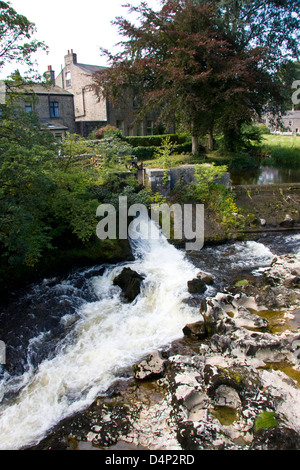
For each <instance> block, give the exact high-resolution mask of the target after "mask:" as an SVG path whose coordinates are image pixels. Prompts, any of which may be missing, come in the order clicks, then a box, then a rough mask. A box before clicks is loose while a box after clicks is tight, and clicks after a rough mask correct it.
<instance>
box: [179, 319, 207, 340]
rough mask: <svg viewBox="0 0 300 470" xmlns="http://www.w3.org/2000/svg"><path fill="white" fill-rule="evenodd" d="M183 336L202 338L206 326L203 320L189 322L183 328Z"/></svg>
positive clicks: (204, 335)
mask: <svg viewBox="0 0 300 470" xmlns="http://www.w3.org/2000/svg"><path fill="white" fill-rule="evenodd" d="M182 331H183V333H184V335H185V336H187V337H189V338H192V339H204V338H205V337H206V336H207V335H206V328H205V323H204V321H203V320H202V321H198V322H195V323H189V324H188V325H186V326H185V327H184V328H183V330H182Z"/></svg>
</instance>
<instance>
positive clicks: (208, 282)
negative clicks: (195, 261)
mask: <svg viewBox="0 0 300 470" xmlns="http://www.w3.org/2000/svg"><path fill="white" fill-rule="evenodd" d="M197 279H201V281H203V282H205V284H206V285H208V286H211V285H212V284H213V283H214V279H213V277H212V276H211V275H210V274H207V273H204V272H202V271H200V272H199V273H198V274H197Z"/></svg>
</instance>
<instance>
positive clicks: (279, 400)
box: [34, 254, 300, 450]
mask: <svg viewBox="0 0 300 470" xmlns="http://www.w3.org/2000/svg"><path fill="white" fill-rule="evenodd" d="M199 277H200V279H203V276H201V274H200V276H199ZM210 282H211V281H210ZM194 300H195V302H197V296H195V299H194ZM199 309H200V311H201V314H202V318H203V319H201V321H199V322H197V323H195V324H192V325H186V326H184V325H183V337H182V339H180V340H178V341H176V342H174V343H172V345H171V347H169V348H168V349H167V350H161V351H154V352H153V353H152V354H151V355H150V356H149V357H147V358H145V359H144V361H142V362H141V363H140V364H136V365H135V366H134V367H133V370H127V371H124V379H123V380H120V381H118V382H116V383H115V384H114V386H113V387H112V388H111V389H110V390H109V391H108V393H107V394H106V395H105V396H100V397H98V399H97V400H96V401H95V402H94V403H93V405H92V406H91V407H89V408H88V409H87V410H86V411H84V412H82V413H79V414H77V415H75V416H73V417H71V418H68V419H66V420H65V421H63V422H61V423H60V424H59V425H58V426H56V428H55V429H54V430H52V433H51V434H50V435H49V436H48V437H47V438H45V439H44V440H43V441H42V442H40V444H39V445H38V446H36V447H34V449H93V450H97V449H99V450H103V449H109V450H116V449H127V450H131V449H136V450H138V449H145V450H174V449H176V450H192V449H195V450H197V449H198V450H202V449H225V450H235V449H237V450H239V449H242V450H248V449H263V450H271V449H277V450H278V449H282V450H285V449H299V448H300V388H299V386H300V257H299V255H298V256H296V255H293V254H288V255H284V256H278V257H276V258H275V259H274V260H273V262H272V264H271V266H269V267H267V268H264V269H263V270H261V271H260V272H258V273H256V275H255V276H252V277H251V278H250V279H241V280H240V281H239V282H236V283H235V284H234V285H231V286H227V287H226V288H225V289H223V291H222V292H219V293H218V294H217V295H215V296H213V297H206V298H205V299H203V300H202V302H201V305H199ZM126 376H127V378H126Z"/></svg>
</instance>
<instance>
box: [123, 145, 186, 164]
mask: <svg viewBox="0 0 300 470" xmlns="http://www.w3.org/2000/svg"><path fill="white" fill-rule="evenodd" d="M156 150H157V147H155V146H153V145H152V146H151V147H150V146H149V147H142V146H140V147H134V148H133V149H132V150H131V153H132V155H133V156H134V157H136V158H137V159H138V160H152V159H154V158H155V152H156ZM191 151H192V144H191V143H190V142H186V143H184V144H180V145H175V147H174V150H173V152H172V153H176V154H180V153H189V152H191Z"/></svg>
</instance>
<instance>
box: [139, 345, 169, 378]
mask: <svg viewBox="0 0 300 470" xmlns="http://www.w3.org/2000/svg"><path fill="white" fill-rule="evenodd" d="M165 368H166V360H164V359H163V358H162V357H161V354H160V352H159V351H154V352H153V353H152V354H150V356H148V357H147V358H146V359H145V360H144V361H142V362H140V363H139V364H136V365H135V366H134V367H133V372H134V377H135V378H136V379H138V380H146V379H148V380H149V379H158V378H160V377H162V376H163V375H164V372H165Z"/></svg>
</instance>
